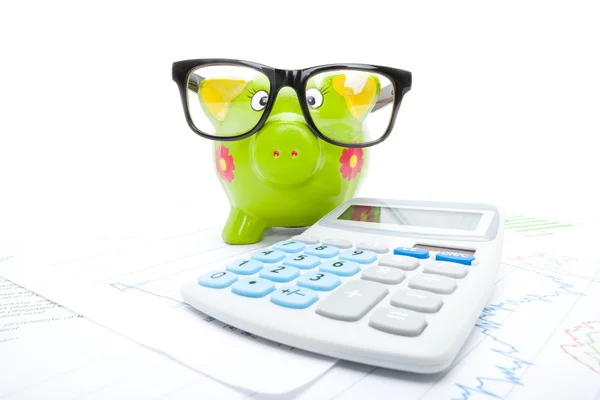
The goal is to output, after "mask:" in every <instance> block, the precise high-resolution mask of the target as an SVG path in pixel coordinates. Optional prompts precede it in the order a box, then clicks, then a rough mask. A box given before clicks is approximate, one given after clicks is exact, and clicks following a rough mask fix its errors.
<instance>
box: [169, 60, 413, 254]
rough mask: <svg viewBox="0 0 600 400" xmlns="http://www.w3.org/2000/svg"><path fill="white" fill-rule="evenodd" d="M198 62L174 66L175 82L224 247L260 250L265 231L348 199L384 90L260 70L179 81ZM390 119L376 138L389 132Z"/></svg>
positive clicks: (339, 76)
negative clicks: (219, 194) (211, 174)
mask: <svg viewBox="0 0 600 400" xmlns="http://www.w3.org/2000/svg"><path fill="white" fill-rule="evenodd" d="M199 62H200V61H198V60H192V61H185V62H180V63H178V64H176V68H175V69H174V77H175V79H176V80H177V82H178V83H179V84H180V90H181V92H182V100H183V101H184V104H185V106H184V107H186V113H187V114H186V117H187V118H188V123H190V126H191V127H192V128H193V129H194V130H195V131H196V133H199V134H200V135H202V136H206V137H209V138H211V139H213V143H214V147H213V159H214V163H213V165H214V168H215V172H216V176H217V178H218V179H219V181H220V183H221V186H222V188H223V190H224V192H225V194H226V196H227V198H228V200H229V203H230V205H231V209H230V212H229V216H228V218H227V221H226V223H225V226H224V228H223V232H222V238H223V240H224V241H225V242H226V243H229V244H251V243H256V242H259V241H260V240H261V239H262V238H263V235H264V233H265V231H266V230H267V229H268V228H270V227H306V226H310V225H312V224H314V223H316V222H317V221H318V220H319V219H321V218H322V217H323V216H325V215H326V214H327V213H328V212H330V211H331V210H333V209H334V208H335V207H337V206H338V205H340V204H342V203H343V202H345V201H347V200H349V199H350V198H352V197H354V195H355V193H356V191H357V189H358V188H359V185H360V184H361V182H362V180H363V179H364V178H365V175H366V172H367V161H368V153H367V152H368V146H362V143H367V142H369V140H370V137H371V136H372V132H370V131H369V129H368V127H367V124H366V120H367V118H368V117H369V115H371V113H372V112H373V110H375V109H377V108H379V107H381V106H382V104H383V105H385V104H386V103H388V102H390V101H393V99H394V97H393V96H394V94H393V93H392V92H391V91H390V87H392V84H391V82H389V81H388V82H387V84H386V85H385V87H384V85H382V79H381V75H378V74H377V73H371V71H369V70H367V71H362V72H361V73H360V74H358V75H356V74H354V75H353V74H351V73H350V72H349V71H346V70H344V69H339V70H327V71H323V72H322V73H319V74H316V75H315V77H314V79H313V78H312V77H311V78H308V77H306V78H303V77H302V76H301V75H300V73H304V71H290V70H275V69H272V70H267V72H273V74H272V75H271V76H269V75H268V74H267V73H260V68H261V67H260V66H258V67H256V68H253V69H245V68H243V67H240V68H241V72H240V73H238V72H239V71H237V70H235V68H236V67H232V68H234V70H233V72H228V73H223V69H222V68H217V67H214V68H213V67H211V66H208V67H202V68H198V69H197V70H196V71H197V75H193V74H189V73H187V75H186V74H185V73H184V72H185V71H187V69H189V67H190V66H191V65H193V63H199ZM207 63H210V62H207ZM211 68H213V69H214V70H211ZM227 68H229V67H227ZM265 69H266V68H265ZM257 70H258V72H257ZM248 71H251V72H248ZM389 71H391V72H390V73H394V70H391V69H389ZM400 72H401V73H403V74H404V72H403V71H400ZM276 73H278V74H280V75H276ZM194 76H195V77H194ZM402 76H405V75H402ZM184 77H185V79H186V85H187V87H186V88H185V89H184V86H183V84H182V82H183V80H184ZM274 81H277V82H278V83H277V85H274V84H273V82H274ZM408 81H409V80H406V82H408ZM288 82H289V84H288ZM395 84H396V86H395V87H400V86H398V82H395ZM190 88H191V90H190ZM386 88H387V89H386ZM184 90H188V92H187V94H186V93H184ZM385 90H388V91H390V92H389V93H388V94H386V96H385V98H384V97H382V93H383V92H385ZM271 91H273V93H270V92H271ZM402 94H403V93H402ZM386 99H387V100H386ZM389 99H392V100H389ZM395 99H396V100H397V99H399V96H396V97H395ZM394 107H395V108H394V111H395V110H396V109H397V104H395V105H394ZM378 112H379V111H378ZM391 115H392V112H391V111H390V113H389V114H388V116H387V117H385V118H384V120H386V121H385V122H386V123H384V124H383V125H381V126H382V127H383V128H381V127H380V128H378V129H379V131H381V132H389V129H391V128H390V126H391V122H390V121H393V118H392V117H391ZM386 118H387V119H386ZM386 130H387V131H386ZM207 132H209V133H208V134H207ZM244 132H246V134H244ZM240 134H241V135H240ZM386 134H387V133H386ZM378 135H379V136H381V133H379V134H378ZM324 139H325V140H324ZM379 140H382V139H379Z"/></svg>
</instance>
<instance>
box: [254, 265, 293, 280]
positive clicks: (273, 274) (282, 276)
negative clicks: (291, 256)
mask: <svg viewBox="0 0 600 400" xmlns="http://www.w3.org/2000/svg"><path fill="white" fill-rule="evenodd" d="M298 275H300V270H299V269H298V268H294V267H285V266H283V265H272V266H269V267H267V268H265V269H263V270H262V271H260V274H259V276H260V277H261V278H265V279H268V280H271V281H273V282H289V281H291V280H294V279H296V278H297V277H298Z"/></svg>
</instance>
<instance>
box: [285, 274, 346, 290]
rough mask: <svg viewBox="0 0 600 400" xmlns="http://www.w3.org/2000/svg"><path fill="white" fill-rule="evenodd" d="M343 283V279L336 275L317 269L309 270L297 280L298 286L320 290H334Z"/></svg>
mask: <svg viewBox="0 0 600 400" xmlns="http://www.w3.org/2000/svg"><path fill="white" fill-rule="evenodd" d="M341 283H342V281H341V280H340V278H338V277H337V276H336V275H332V274H327V273H325V272H317V271H315V272H307V273H306V274H303V275H302V276H301V277H300V278H298V280H297V281H296V284H297V285H298V286H302V287H305V288H309V289H312V290H320V291H329V290H333V289H335V288H336V287H338V286H339V285H340V284H341Z"/></svg>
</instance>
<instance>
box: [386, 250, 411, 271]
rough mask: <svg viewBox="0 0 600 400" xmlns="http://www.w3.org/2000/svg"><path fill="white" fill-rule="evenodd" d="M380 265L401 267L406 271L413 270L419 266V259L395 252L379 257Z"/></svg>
mask: <svg viewBox="0 0 600 400" xmlns="http://www.w3.org/2000/svg"><path fill="white" fill-rule="evenodd" d="M379 265H385V266H386V267H393V268H400V269H403V270H405V271H413V270H415V269H417V267H418V266H419V261H418V260H417V259H415V258H414V257H408V256H397V255H395V254H388V255H385V256H383V257H381V258H380V259H379Z"/></svg>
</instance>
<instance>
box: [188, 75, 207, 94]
mask: <svg viewBox="0 0 600 400" xmlns="http://www.w3.org/2000/svg"><path fill="white" fill-rule="evenodd" d="M204 79H205V78H204V77H203V76H200V75H197V74H194V73H193V72H192V73H191V74H190V77H189V79H188V84H187V86H188V89H190V90H192V91H193V92H194V93H198V86H200V82H202V81H203V80H204Z"/></svg>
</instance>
